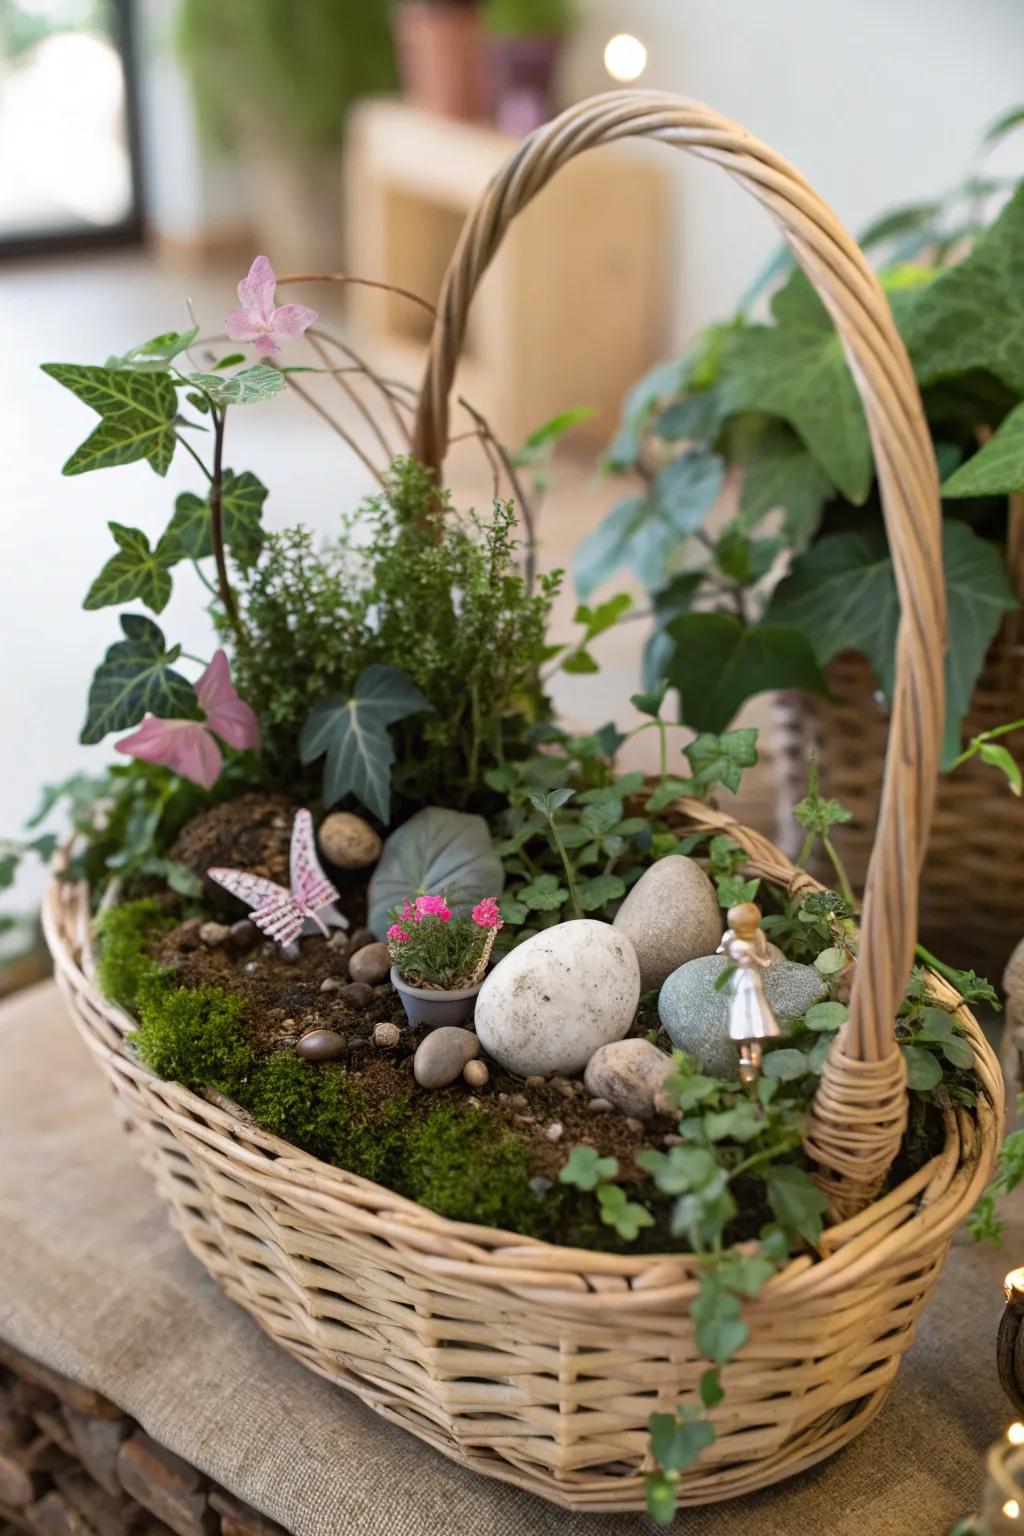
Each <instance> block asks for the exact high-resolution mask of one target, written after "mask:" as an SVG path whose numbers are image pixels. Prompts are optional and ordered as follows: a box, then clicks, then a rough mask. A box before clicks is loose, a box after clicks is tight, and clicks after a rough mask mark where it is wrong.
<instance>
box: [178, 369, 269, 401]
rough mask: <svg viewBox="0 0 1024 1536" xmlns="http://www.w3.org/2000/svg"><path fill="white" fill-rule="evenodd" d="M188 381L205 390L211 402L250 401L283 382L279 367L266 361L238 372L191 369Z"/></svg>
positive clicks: (260, 397) (264, 394) (267, 398)
mask: <svg viewBox="0 0 1024 1536" xmlns="http://www.w3.org/2000/svg"><path fill="white" fill-rule="evenodd" d="M188 381H189V383H190V384H194V385H195V386H196V387H197V388H199V389H202V390H205V392H206V394H207V395H209V397H210V399H211V400H212V401H213V403H214V405H250V404H253V403H254V402H255V401H257V400H269V399H270V398H271V396H272V395H276V394H278V392H279V391H280V390H282V389H284V386H285V377H284V374H283V373H282V372H281V370H280V368H272V367H271V366H270V364H269V363H254V364H253V365H252V367H251V368H243V369H242V371H241V372H240V373H231V374H223V373H190V374H189V375H188Z"/></svg>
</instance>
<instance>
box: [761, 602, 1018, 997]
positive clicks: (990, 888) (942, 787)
mask: <svg viewBox="0 0 1024 1536" xmlns="http://www.w3.org/2000/svg"><path fill="white" fill-rule="evenodd" d="M1018 590H1019V591H1020V593H1021V595H1024V581H1022V582H1021V583H1020V585H1019V587H1018ZM827 674H828V682H829V687H830V689H831V691H832V697H831V699H818V698H812V697H811V696H810V695H808V694H795V693H787V694H780V695H779V697H778V699H777V701H776V702H775V703H774V705H773V709H772V754H773V762H774V766H775V773H776V782H777V787H778V824H779V833H778V837H779V841H780V843H782V844H783V846H784V847H785V848H786V851H787V852H789V853H794V852H795V851H796V843H797V842H798V841H799V837H798V835H796V836H795V835H794V834H795V833H797V834H798V829H797V828H796V824H795V823H794V821H793V816H792V811H793V806H794V805H795V804H796V803H797V801H798V800H800V799H801V798H802V796H803V795H804V794H805V793H806V789H807V764H808V762H809V760H810V756H811V753H812V752H813V753H815V754H816V756H817V759H818V763H819V766H820V769H821V784H822V790H823V792H824V793H825V794H827V795H832V796H834V797H835V798H836V799H837V800H839V801H841V803H842V804H843V805H845V806H846V807H847V809H848V810H850V811H852V813H853V819H852V821H850V822H848V823H846V824H845V825H843V826H837V827H835V828H834V830H833V837H834V840H835V843H836V846H837V848H838V850H839V853H840V854H841V856H842V859H843V862H844V863H845V865H846V868H847V870H848V871H849V874H850V878H851V880H852V881H853V884H854V887H855V889H857V890H858V891H860V890H863V888H864V879H865V876H866V874H867V867H868V860H869V858H870V856H871V844H872V840H873V837H874V830H875V818H876V816H877V814H878V764H879V762H880V760H881V757H882V754H883V752H884V750H885V738H886V733H887V731H888V729H889V710H888V706H887V704H886V702H885V699H884V697H883V696H882V695H881V694H880V693H879V692H878V689H877V685H876V683H875V679H874V675H873V673H872V671H871V668H870V667H869V665H868V663H867V662H866V661H865V659H864V657H863V656H860V655H857V654H854V653H852V652H850V653H847V654H845V655H843V656H839V657H837V658H836V660H835V661H834V662H833V663H832V664H831V666H830V667H828V668H827ZM1022 716H1024V637H1022V635H1021V631H1020V620H1019V618H1018V617H1017V616H1016V615H1014V616H1013V617H1011V618H1010V619H1009V620H1007V622H1006V623H1005V624H1004V625H1003V628H1002V630H1001V631H1000V634H999V636H998V638H997V640H996V642H995V644H994V645H993V646H992V647H991V649H990V650H989V654H988V657H987V659H986V663H985V668H984V670H983V672H982V674H981V677H980V678H979V679H978V683H977V686H976V688H975V690H974V696H973V700H972V706H971V712H970V714H969V715H968V716H967V718H966V720H965V721H964V735H965V737H967V738H969V737H971V736H974V735H976V734H977V733H978V732H980V731H988V730H991V729H992V728H993V726H997V725H1004V724H1006V723H1007V722H1009V721H1010V720H1018V719H1020V718H1021V717H1022ZM1004 744H1005V745H1006V746H1008V747H1009V749H1010V751H1011V752H1012V753H1013V755H1014V756H1015V757H1016V758H1018V760H1019V759H1020V758H1021V756H1022V755H1024V730H1020V731H1013V732H1011V733H1010V734H1009V735H1008V736H1006V737H1005V738H1004ZM1021 847H1024V800H1022V799H1018V797H1017V796H1015V795H1011V794H1010V793H1009V792H1008V790H1007V788H1006V783H1005V781H1004V779H1003V778H1002V775H1001V774H998V773H996V772H995V771H994V770H993V769H991V768H988V767H986V766H985V764H984V763H983V762H981V760H980V759H979V758H976V757H975V758H972V759H971V760H970V761H969V762H967V763H964V764H963V766H962V767H960V768H958V769H957V770H956V772H955V773H953V774H949V775H943V776H942V777H941V778H940V780H939V786H938V793H937V795H936V801H935V813H934V816H933V818H932V827H931V836H930V838H929V840H928V853H927V857H926V859H925V863H924V869H923V871H922V876H921V898H920V906H921V916H920V931H921V938H922V941H923V942H924V943H925V944H927V946H928V948H929V949H931V950H932V952H933V953H934V954H937V955H940V956H941V957H942V959H943V960H946V961H948V962H949V963H950V964H952V965H957V966H963V967H967V966H970V967H972V968H973V969H974V970H976V971H977V972H978V973H979V974H980V975H982V976H988V977H989V978H990V979H991V980H992V981H994V982H995V983H996V984H997V985H998V983H999V978H1000V976H1001V975H1002V971H1003V966H1004V965H1005V964H1006V961H1007V958H1008V956H1009V954H1010V952H1011V950H1012V949H1013V946H1014V945H1015V944H1016V942H1017V940H1018V939H1019V938H1020V936H1021V934H1022V933H1024V860H1021V859H1020V858H1016V857H1014V855H1013V850H1015V849H1019V848H1021ZM811 868H812V869H813V870H814V873H815V874H816V875H818V876H819V877H820V878H821V879H822V880H824V881H825V882H826V883H828V881H829V880H830V878H834V877H832V876H830V873H829V869H828V865H827V863H826V862H825V861H824V860H819V861H817V862H813V861H812V864H811ZM965 892H970V899H969V900H968V901H965V900H964V893H965Z"/></svg>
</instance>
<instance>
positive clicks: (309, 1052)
mask: <svg viewBox="0 0 1024 1536" xmlns="http://www.w3.org/2000/svg"><path fill="white" fill-rule="evenodd" d="M347 1049H348V1044H347V1042H346V1040H345V1037H344V1035H339V1034H338V1032H337V1030H335V1029H311V1030H310V1031H309V1034H308V1035H303V1037H302V1039H301V1040H300V1041H299V1043H298V1045H297V1046H296V1047H295V1054H296V1056H301V1057H302V1059H303V1061H334V1060H335V1059H336V1058H337V1057H338V1056H343V1055H344V1054H345V1051H346V1050H347Z"/></svg>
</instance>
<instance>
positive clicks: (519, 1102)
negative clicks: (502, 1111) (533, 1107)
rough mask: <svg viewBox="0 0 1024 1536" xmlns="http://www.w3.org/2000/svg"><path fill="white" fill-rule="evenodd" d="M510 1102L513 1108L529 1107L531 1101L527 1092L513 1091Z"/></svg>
mask: <svg viewBox="0 0 1024 1536" xmlns="http://www.w3.org/2000/svg"><path fill="white" fill-rule="evenodd" d="M509 1103H510V1104H511V1105H512V1108H513V1109H529V1107H530V1101H529V1099H528V1098H527V1097H526V1094H525V1093H513V1094H512V1095H510V1097H509Z"/></svg>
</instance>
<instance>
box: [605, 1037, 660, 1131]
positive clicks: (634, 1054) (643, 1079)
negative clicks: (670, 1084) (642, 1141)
mask: <svg viewBox="0 0 1024 1536" xmlns="http://www.w3.org/2000/svg"><path fill="white" fill-rule="evenodd" d="M672 1070H673V1064H672V1058H671V1056H666V1055H665V1052H664V1051H659V1050H658V1047H657V1046H656V1045H652V1044H651V1042H650V1041H649V1040H640V1039H636V1038H634V1039H632V1040H613V1041H612V1042H611V1043H610V1044H608V1045H602V1046H601V1048H600V1050H597V1051H595V1052H594V1054H593V1056H591V1058H590V1060H589V1061H588V1062H587V1070H586V1072H585V1073H584V1074H583V1081H584V1083H585V1084H586V1087H587V1092H588V1093H591V1094H593V1096H594V1098H595V1099H607V1100H608V1102H609V1103H610V1104H614V1106H615V1108H616V1109H619V1110H621V1111H622V1113H623V1114H624V1115H632V1116H633V1117H634V1118H638V1119H642V1120H646V1119H647V1118H648V1116H650V1115H653V1114H654V1110H655V1096H656V1094H657V1093H658V1090H659V1089H660V1088H661V1085H662V1083H663V1082H664V1081H665V1078H666V1077H667V1076H668V1075H669V1073H670V1072H671V1071H672Z"/></svg>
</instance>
